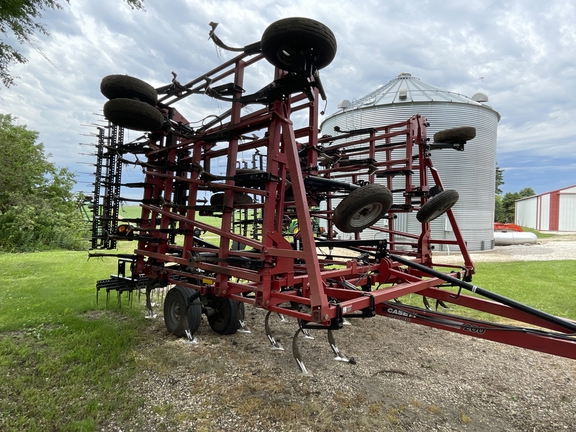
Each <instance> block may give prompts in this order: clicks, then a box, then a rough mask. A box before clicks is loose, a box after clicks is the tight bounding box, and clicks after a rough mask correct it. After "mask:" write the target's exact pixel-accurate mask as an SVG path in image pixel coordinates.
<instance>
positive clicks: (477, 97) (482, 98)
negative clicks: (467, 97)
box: [472, 93, 488, 102]
mask: <svg viewBox="0 0 576 432" xmlns="http://www.w3.org/2000/svg"><path fill="white" fill-rule="evenodd" d="M472 100H473V101H476V102H488V95H485V94H484V93H476V94H475V95H474V96H472Z"/></svg>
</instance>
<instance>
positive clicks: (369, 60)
mask: <svg viewBox="0 0 576 432" xmlns="http://www.w3.org/2000/svg"><path fill="white" fill-rule="evenodd" d="M284 4H286V5H284ZM145 6H146V10H145V11H133V10H131V9H130V8H129V7H128V6H127V5H126V4H125V3H124V2H122V1H121V0H98V1H94V0H70V5H65V6H64V9H63V10H60V11H52V10H50V11H46V12H45V14H44V16H43V18H42V23H43V24H44V25H45V27H46V28H47V29H48V30H49V32H50V35H49V36H42V35H38V36H37V38H36V47H37V48H38V50H36V49H34V48H32V47H31V46H28V45H22V46H20V50H21V51H22V52H23V53H24V54H25V55H26V56H27V57H28V59H29V63H27V64H25V65H19V66H17V67H13V68H12V73H13V74H14V75H17V76H19V77H20V78H19V79H18V80H17V85H16V86H14V87H11V88H9V89H5V88H1V89H0V113H4V114H12V115H13V116H15V117H17V118H18V123H19V124H25V125H27V126H28V128H29V129H33V130H36V131H38V132H39V133H40V141H41V142H43V143H44V146H45V148H46V151H47V152H49V153H51V155H52V157H51V159H50V160H51V161H52V162H54V163H55V164H56V165H58V166H67V167H69V168H70V169H72V170H73V171H76V172H77V173H78V180H79V181H80V183H79V185H78V188H79V189H80V190H86V191H88V190H90V186H89V185H88V184H85V183H82V182H86V183H89V182H90V181H91V176H90V175H88V174H86V173H89V172H91V171H92V167H90V166H89V165H88V164H89V163H91V162H92V161H93V157H91V156H89V155H86V154H84V153H90V152H91V148H90V147H88V146H83V145H81V143H88V144H90V143H94V142H95V139H94V138H93V137H91V136H90V134H91V133H93V132H94V131H95V128H94V126H93V125H94V124H96V123H98V122H99V121H101V117H99V114H100V115H101V110H102V105H103V103H104V102H105V101H106V99H105V98H104V97H103V96H102V95H101V94H100V91H99V85H100V81H101V79H102V78H103V77H104V76H106V75H109V74H116V73H120V74H128V75H133V76H136V77H139V78H141V79H143V80H145V81H147V82H149V83H150V84H152V85H153V86H155V87H158V86H161V85H165V84H167V83H169V82H170V81H171V79H172V75H171V72H172V71H174V72H176V73H177V74H178V79H179V80H180V81H181V82H188V81H191V80H192V79H194V78H196V77H198V76H200V75H202V74H203V73H204V72H206V71H208V70H210V69H212V68H214V67H216V66H218V65H219V64H220V63H222V62H224V61H226V60H228V59H229V58H231V57H232V56H233V54H231V53H228V52H222V51H221V50H218V49H216V47H215V46H214V44H213V43H212V41H209V40H208V32H209V30H210V27H209V25H208V24H209V23H210V22H211V21H213V22H218V23H220V25H219V27H218V31H217V34H218V35H219V36H220V37H221V38H222V39H223V40H224V41H225V42H226V43H228V44H229V45H234V46H244V45H247V44H249V43H252V42H256V41H258V40H260V38H261V35H262V32H263V31H264V29H265V28H266V27H267V26H268V24H270V23H272V22H274V21H276V20H278V19H280V18H284V17H290V16H303V17H309V18H313V19H316V20H318V21H321V22H323V23H324V24H326V25H327V26H328V27H330V28H331V29H332V31H333V32H334V34H335V36H336V38H337V41H338V53H337V56H336V58H335V60H334V61H333V62H332V64H331V65H330V66H328V67H327V68H326V69H324V70H323V71H322V78H323V83H324V87H325V89H326V93H327V95H328V105H327V109H326V113H327V114H331V113H333V112H335V111H336V110H337V104H338V102H340V101H341V100H343V99H349V100H353V99H358V98H360V97H362V96H365V95H366V94H368V93H370V92H372V91H373V90H375V89H377V88H378V87H379V86H381V85H383V84H386V83H387V82H388V81H390V80H391V79H393V78H395V77H396V76H397V75H398V74H399V73H401V72H410V73H411V74H412V75H414V76H416V77H418V78H420V79H421V80H422V81H425V82H427V83H429V84H432V85H435V86H437V87H440V88H441V89H444V90H448V91H453V92H457V93H461V94H463V95H466V96H469V97H470V96H472V95H473V94H475V93H477V92H482V93H485V94H487V95H488V96H489V99H490V101H489V105H490V106H492V107H493V108H494V109H495V110H497V111H498V112H499V113H500V114H501V116H502V119H501V121H500V123H499V126H498V165H499V166H500V167H501V168H502V169H504V181H505V185H504V186H503V187H502V189H503V191H504V192H517V191H520V190H521V189H523V188H525V187H531V188H532V189H534V191H535V192H536V193H543V192H547V191H551V190H554V189H558V188H562V187H566V186H571V185H574V184H576V132H575V131H576V128H574V126H572V125H571V124H570V121H571V120H570V119H571V118H576V102H575V101H574V96H575V91H576V55H575V53H576V24H575V23H576V2H574V1H573V0H566V1H562V0H554V1H551V0H550V1H549V0H516V1H508V0H498V1H489V0H483V1H479V0H468V1H463V0H442V1H437V0H411V1H399V0H385V1H384V0H364V1H363V2H358V1H348V0H334V1H324V2H320V1H319V2H312V1H309V0H292V1H290V2H284V3H282V2H277V1H265V0H261V1H228V0H224V1H221V0H212V1H199V0H170V1H166V0H164V1H162V0H146V2H145ZM5 40H6V39H5ZM7 41H8V42H9V43H10V42H13V41H11V40H10V39H9V38H8V39H7ZM258 88H259V87H258ZM256 89H257V88H254V89H253V90H256ZM185 103H186V104H187V105H186V108H187V109H189V110H191V111H192V112H193V113H194V114H190V115H187V117H189V119H190V118H194V116H197V117H196V118H197V119H201V118H203V117H205V116H206V115H208V114H210V113H214V114H217V113H220V112H223V111H225V110H226V109H227V108H228V107H227V106H224V105H225V104H224V105H223V103H219V102H217V101H214V100H212V99H210V98H208V97H207V96H198V95H195V96H192V97H190V98H188V99H186V102H185ZM185 114H188V111H186V112H185ZM90 125H92V126H90ZM131 134H133V136H129V138H136V136H137V135H136V134H135V133H133V132H132V133H131Z"/></svg>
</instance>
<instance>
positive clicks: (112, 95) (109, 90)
mask: <svg viewBox="0 0 576 432" xmlns="http://www.w3.org/2000/svg"><path fill="white" fill-rule="evenodd" d="M100 92H101V93H102V94H103V95H104V96H106V97H107V98H108V99H119V98H125V99H138V100H139V101H142V102H146V103H147V104H150V105H156V101H157V100H158V93H157V92H156V89H155V88H154V87H152V86H151V85H150V84H148V83H147V82H145V81H142V80H141V79H138V78H134V77H131V76H128V75H108V76H105V77H104V78H102V81H101V82H100Z"/></svg>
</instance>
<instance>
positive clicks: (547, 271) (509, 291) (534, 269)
mask: <svg viewBox="0 0 576 432" xmlns="http://www.w3.org/2000/svg"><path fill="white" fill-rule="evenodd" d="M575 275H576V260H566V261H524V262H505V263H478V264H476V274H475V275H474V284H475V285H478V286H481V287H482V288H485V289H487V290H490V291H493V292H495V293H497V294H500V295H503V296H505V297H508V298H511V299H514V300H516V301H519V302H522V303H525V304H528V305H529V306H532V307H535V308H537V309H542V310H544V311H545V312H548V313H551V314H553V315H558V316H562V317H565V318H571V319H576V296H575V295H574V289H575V288H576V283H575V282H574V276H575Z"/></svg>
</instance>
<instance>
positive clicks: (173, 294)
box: [164, 286, 202, 337]
mask: <svg viewBox="0 0 576 432" xmlns="http://www.w3.org/2000/svg"><path fill="white" fill-rule="evenodd" d="M191 291H192V290H189V289H188V288H184V287H182V286H175V287H174V288H172V289H171V290H170V291H168V293H166V298H165V299H164V324H166V328H167V329H168V331H169V332H170V333H172V334H173V335H175V336H178V337H182V336H184V335H185V334H186V329H187V327H188V325H187V323H186V319H187V317H186V306H187V303H188V297H190V295H192V292H191ZM200 311H202V309H200ZM196 330H197V328H196Z"/></svg>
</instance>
